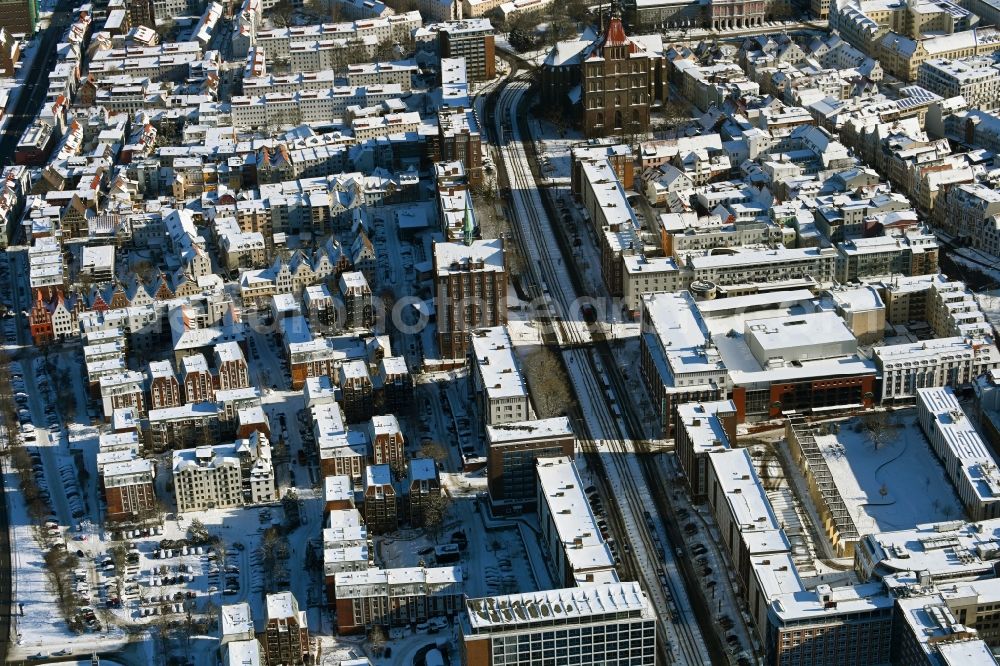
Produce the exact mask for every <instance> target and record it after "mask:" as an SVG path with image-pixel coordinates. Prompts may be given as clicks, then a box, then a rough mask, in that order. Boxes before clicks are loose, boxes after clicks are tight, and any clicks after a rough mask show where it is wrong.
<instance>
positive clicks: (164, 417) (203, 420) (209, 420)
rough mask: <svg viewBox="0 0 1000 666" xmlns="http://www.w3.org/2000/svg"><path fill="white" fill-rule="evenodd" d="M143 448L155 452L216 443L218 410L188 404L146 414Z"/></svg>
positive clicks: (210, 405) (203, 404)
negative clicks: (146, 447)
mask: <svg viewBox="0 0 1000 666" xmlns="http://www.w3.org/2000/svg"><path fill="white" fill-rule="evenodd" d="M148 424H149V427H148V428H147V429H146V431H145V433H144V434H145V441H146V445H147V446H149V447H150V448H151V449H152V450H154V451H157V452H162V451H166V450H168V449H176V448H185V447H193V446H200V445H202V444H206V443H212V442H216V441H218V438H219V434H220V431H219V408H218V407H217V406H216V403H214V402H188V403H184V404H182V405H178V406H177V407H163V408H162V409H151V410H149V420H148Z"/></svg>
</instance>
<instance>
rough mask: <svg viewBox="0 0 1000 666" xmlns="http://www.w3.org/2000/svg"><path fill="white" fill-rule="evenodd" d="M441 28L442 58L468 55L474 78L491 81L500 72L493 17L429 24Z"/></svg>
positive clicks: (469, 67)
mask: <svg viewBox="0 0 1000 666" xmlns="http://www.w3.org/2000/svg"><path fill="white" fill-rule="evenodd" d="M427 29H428V30H431V31H433V30H435V29H436V30H437V35H438V51H439V52H440V54H441V57H442V58H465V63H466V67H467V68H468V70H467V71H468V73H469V78H470V80H472V81H490V80H492V79H493V78H494V77H495V76H496V74H497V72H496V47H495V45H494V41H493V26H492V24H490V21H489V19H485V18H473V19H466V20H464V21H449V22H447V23H438V24H436V25H432V26H428V28H427Z"/></svg>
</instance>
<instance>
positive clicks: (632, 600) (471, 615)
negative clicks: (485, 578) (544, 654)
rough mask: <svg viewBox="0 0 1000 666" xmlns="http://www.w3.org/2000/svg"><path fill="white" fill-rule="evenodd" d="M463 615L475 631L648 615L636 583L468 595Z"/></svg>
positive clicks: (647, 608) (505, 629) (649, 609)
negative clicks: (482, 595)
mask: <svg viewBox="0 0 1000 666" xmlns="http://www.w3.org/2000/svg"><path fill="white" fill-rule="evenodd" d="M465 607H466V612H467V619H468V621H469V625H470V626H471V628H472V631H473V632H475V633H479V632H489V631H494V630H496V631H510V630H516V629H517V627H518V625H537V623H540V622H547V623H550V624H553V625H561V624H566V623H570V622H572V623H574V624H577V623H579V622H580V621H581V620H583V621H588V622H593V623H601V622H602V621H603V620H608V621H611V620H616V619H618V618H621V617H623V616H630V617H652V616H653V611H652V608H651V607H650V605H649V600H648V599H647V598H646V594H645V593H644V592H643V591H642V588H641V587H640V586H639V584H638V583H635V582H627V583H611V584H607V585H580V586H578V587H571V588H566V589H561V590H545V591H541V592H527V593H522V594H510V595H505V596H497V597H482V598H479V599H469V600H467V601H466V602H465Z"/></svg>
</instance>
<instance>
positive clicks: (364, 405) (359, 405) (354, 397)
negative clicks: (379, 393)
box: [337, 360, 375, 423]
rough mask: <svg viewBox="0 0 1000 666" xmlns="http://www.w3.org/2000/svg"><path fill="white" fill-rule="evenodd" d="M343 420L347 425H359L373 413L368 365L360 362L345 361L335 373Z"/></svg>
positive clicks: (372, 388) (371, 387)
mask: <svg viewBox="0 0 1000 666" xmlns="http://www.w3.org/2000/svg"><path fill="white" fill-rule="evenodd" d="M337 385H338V386H340V392H341V397H342V403H341V404H342V406H343V408H344V419H345V420H346V421H347V422H348V423H361V422H363V421H367V420H368V419H370V418H371V417H372V413H373V412H374V411H375V396H374V385H373V383H372V380H371V376H369V374H368V364H367V363H365V362H364V361H362V360H353V361H345V362H344V363H342V364H341V365H340V368H339V370H338V372H337Z"/></svg>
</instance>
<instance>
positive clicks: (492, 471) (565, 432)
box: [486, 416, 576, 513]
mask: <svg viewBox="0 0 1000 666" xmlns="http://www.w3.org/2000/svg"><path fill="white" fill-rule="evenodd" d="M575 456H576V438H575V436H574V434H573V428H572V426H571V424H570V421H569V418H568V417H565V416H557V417H554V418H549V419H537V420H534V421H515V422H509V423H502V424H497V425H489V426H486V479H487V486H488V488H489V493H490V503H491V504H492V506H493V511H494V512H495V513H519V512H522V511H531V510H533V509H534V507H535V501H536V500H537V497H538V474H537V472H536V471H535V468H536V466H537V461H538V460H540V459H542V458H557V457H559V458H567V459H573V458H574V457H575Z"/></svg>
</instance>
